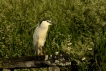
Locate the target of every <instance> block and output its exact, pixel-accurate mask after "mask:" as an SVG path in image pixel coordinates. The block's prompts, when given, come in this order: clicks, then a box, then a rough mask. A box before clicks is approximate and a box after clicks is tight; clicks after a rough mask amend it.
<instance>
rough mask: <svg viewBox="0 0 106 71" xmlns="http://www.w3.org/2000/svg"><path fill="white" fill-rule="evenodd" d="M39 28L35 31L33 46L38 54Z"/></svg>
mask: <svg viewBox="0 0 106 71" xmlns="http://www.w3.org/2000/svg"><path fill="white" fill-rule="evenodd" d="M37 30H38V29H37V28H36V29H35V31H34V34H33V46H34V50H35V53H36V54H38V40H39V36H38V34H37Z"/></svg>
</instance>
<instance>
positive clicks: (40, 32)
mask: <svg viewBox="0 0 106 71" xmlns="http://www.w3.org/2000/svg"><path fill="white" fill-rule="evenodd" d="M52 24H53V22H51V21H50V20H48V19H45V20H42V21H41V22H40V24H38V26H37V27H36V29H35V31H34V34H33V45H34V49H35V54H37V55H43V52H42V47H43V46H44V44H45V41H46V35H47V31H48V27H49V25H52Z"/></svg>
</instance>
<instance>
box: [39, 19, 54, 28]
mask: <svg viewBox="0 0 106 71" xmlns="http://www.w3.org/2000/svg"><path fill="white" fill-rule="evenodd" d="M53 24H54V23H53V22H52V21H51V20H49V19H45V20H42V21H41V23H40V26H45V27H46V26H47V27H48V26H49V25H53Z"/></svg>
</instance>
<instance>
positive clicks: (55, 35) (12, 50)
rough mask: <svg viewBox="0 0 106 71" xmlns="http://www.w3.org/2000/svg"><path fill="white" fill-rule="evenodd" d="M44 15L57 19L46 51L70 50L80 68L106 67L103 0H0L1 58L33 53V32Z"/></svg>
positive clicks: (101, 69) (94, 70)
mask: <svg viewBox="0 0 106 71" xmlns="http://www.w3.org/2000/svg"><path fill="white" fill-rule="evenodd" d="M44 18H50V19H51V20H52V21H54V22H55V23H56V25H53V26H50V28H49V32H48V36H47V41H46V44H45V46H44V48H43V50H44V53H45V54H54V53H55V52H57V51H58V52H59V53H66V54H69V56H70V59H71V60H74V61H76V62H77V65H78V67H76V68H78V70H79V71H106V1H105V0H67V1H66V0H61V1H59V0H0V58H5V57H20V56H32V55H34V50H33V44H32V40H33V38H32V36H33V32H34V29H35V27H36V25H37V24H38V23H39V22H40V21H41V20H42V19H44ZM64 69H65V68H63V69H62V70H63V71H64ZM40 70H42V69H40ZM22 71H23V70H22ZM24 71H28V70H27V69H25V70H24ZM29 71H33V69H31V70H29ZM38 71H39V69H38Z"/></svg>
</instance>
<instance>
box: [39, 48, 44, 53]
mask: <svg viewBox="0 0 106 71" xmlns="http://www.w3.org/2000/svg"><path fill="white" fill-rule="evenodd" d="M39 51H40V55H44V54H43V52H42V47H41V46H40V48H39Z"/></svg>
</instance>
